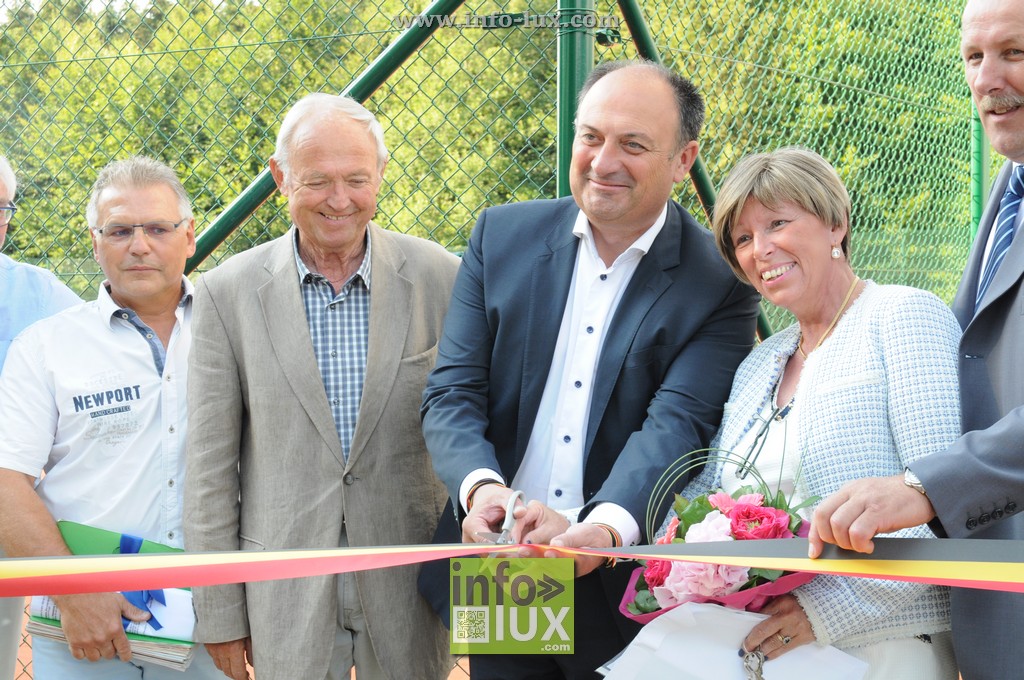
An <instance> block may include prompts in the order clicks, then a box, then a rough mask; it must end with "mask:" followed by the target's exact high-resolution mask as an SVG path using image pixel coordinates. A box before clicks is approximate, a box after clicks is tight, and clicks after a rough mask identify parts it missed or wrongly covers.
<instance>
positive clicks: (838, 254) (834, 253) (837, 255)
mask: <svg viewBox="0 0 1024 680" xmlns="http://www.w3.org/2000/svg"><path fill="white" fill-rule="evenodd" d="M842 256H843V251H842V250H841V249H840V248H839V246H832V259H833V260H838V259H839V258H841V257H842Z"/></svg>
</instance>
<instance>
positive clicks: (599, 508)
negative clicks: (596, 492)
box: [583, 503, 640, 546]
mask: <svg viewBox="0 0 1024 680" xmlns="http://www.w3.org/2000/svg"><path fill="white" fill-rule="evenodd" d="M583 521H584V522H588V523H590V524H607V525H608V526H610V527H612V528H613V529H615V530H616V531H618V532H619V536H621V537H622V545H623V546H629V545H636V544H637V543H639V542H640V527H639V525H637V523H636V520H635V519H633V515H631V514H629V512H628V511H627V510H626V509H625V508H624V507H622V506H621V505H617V504H615V503H598V504H597V505H595V506H594V509H593V510H591V511H590V514H588V515H587V518H586V519H585V520H583Z"/></svg>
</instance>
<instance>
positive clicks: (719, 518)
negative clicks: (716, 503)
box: [683, 510, 733, 543]
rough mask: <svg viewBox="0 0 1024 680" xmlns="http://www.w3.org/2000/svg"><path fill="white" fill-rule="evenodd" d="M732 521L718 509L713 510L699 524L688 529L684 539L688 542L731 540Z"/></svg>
mask: <svg viewBox="0 0 1024 680" xmlns="http://www.w3.org/2000/svg"><path fill="white" fill-rule="evenodd" d="M731 526H732V522H730V521H729V518H728V517H726V516H725V515H723V514H722V513H721V512H719V511H718V510H712V511H711V512H709V513H708V514H707V515H706V516H705V517H704V519H702V520H701V521H700V522H698V523H697V524H692V525H690V527H689V528H688V529H687V530H686V536H684V537H683V540H684V541H686V542H687V543H712V542H714V541H731V540H733V538H732V533H731V532H730V529H731Z"/></svg>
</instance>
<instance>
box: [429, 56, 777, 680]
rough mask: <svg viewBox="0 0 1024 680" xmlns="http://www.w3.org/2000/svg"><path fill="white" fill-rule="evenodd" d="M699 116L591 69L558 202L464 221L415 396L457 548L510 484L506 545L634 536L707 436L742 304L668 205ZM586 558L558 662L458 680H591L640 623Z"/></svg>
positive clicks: (622, 76)
mask: <svg viewBox="0 0 1024 680" xmlns="http://www.w3.org/2000/svg"><path fill="white" fill-rule="evenodd" d="M703 117H704V103H703V101H702V99H701V97H700V94H699V93H698V92H697V90H696V88H695V87H694V86H693V85H692V84H691V83H690V82H688V81H686V80H685V79H683V78H680V77H679V76H677V75H676V74H674V73H672V72H671V71H669V70H668V69H665V68H663V67H661V66H658V65H655V64H651V63H641V62H616V63H610V64H603V65H601V66H599V67H597V68H596V69H595V70H594V71H593V72H592V73H591V75H590V77H589V78H588V80H587V82H586V83H585V84H584V87H583V90H582V92H581V94H580V102H579V108H578V114H577V118H576V138H575V141H574V143H573V156H572V167H571V169H570V184H571V186H572V198H563V199H557V200H543V201H530V202H526V203H519V204H515V205H506V206H500V207H495V208H490V209H487V210H485V211H484V212H483V213H482V214H481V215H480V218H479V220H478V221H477V224H476V227H475V228H474V230H473V234H472V237H471V239H470V242H469V247H468V249H467V251H466V253H465V256H464V257H463V260H462V265H461V267H460V270H459V274H458V277H457V278H456V282H455V289H454V292H453V296H452V301H451V306H450V308H449V311H448V315H447V317H446V319H445V328H444V334H443V336H442V339H441V341H440V344H439V348H438V359H437V364H436V368H435V370H434V371H433V373H432V374H431V375H430V377H429V379H428V382H427V388H426V391H425V393H424V403H423V431H424V436H425V439H426V442H427V448H428V449H429V450H430V454H431V457H432V459H433V463H434V468H435V470H437V472H438V475H439V476H440V477H441V479H442V480H443V481H444V482H445V484H446V485H447V487H448V490H449V493H450V495H451V498H452V500H453V503H454V507H455V509H456V512H455V513H454V514H448V515H447V516H448V517H450V518H454V517H456V516H458V518H459V519H460V520H461V522H462V524H461V533H462V539H463V541H465V542H475V541H479V540H481V539H480V536H479V533H481V532H488V531H495V530H499V525H500V524H501V522H502V520H503V519H504V514H505V505H506V501H507V500H508V498H509V497H510V495H511V494H512V489H516V490H522V491H523V492H524V493H525V499H526V500H527V501H528V504H527V506H526V507H524V508H520V509H517V510H516V517H517V522H516V527H515V530H514V532H513V538H514V540H515V541H516V542H522V543H535V544H548V543H552V542H555V543H561V544H563V545H575V546H591V547H610V546H612V545H616V544H618V545H621V544H625V545H630V544H635V543H640V542H648V541H649V540H650V539H651V537H650V536H649V535H648V534H647V531H646V528H645V526H644V525H645V521H644V519H645V514H646V509H647V502H648V499H649V498H650V496H651V493H652V490H653V487H654V485H655V483H656V481H657V480H658V478H659V477H660V476H661V474H662V473H663V472H664V471H665V469H666V468H667V467H668V466H669V464H670V463H672V461H674V460H676V459H677V458H679V457H681V456H683V455H685V454H686V453H688V452H690V451H692V450H695V449H699V448H702V447H704V446H706V445H707V443H708V441H709V440H710V438H711V436H712V435H713V433H714V432H715V430H716V428H717V426H718V423H719V420H720V418H721V414H722V406H723V403H724V401H725V399H726V397H727V396H728V393H729V387H730V385H731V382H732V376H733V372H734V371H735V369H736V367H737V365H738V364H739V363H740V361H741V360H742V359H743V357H744V356H746V354H747V353H748V351H749V350H750V348H751V346H752V344H753V339H754V323H755V317H756V313H757V296H756V294H755V293H754V292H753V290H752V289H751V288H750V287H748V286H746V285H744V284H741V283H740V282H739V281H737V279H736V277H735V276H733V274H732V273H731V272H730V271H729V269H728V267H727V266H726V265H725V263H724V262H723V261H722V259H721V258H720V257H719V256H718V254H717V253H716V252H715V248H714V245H713V244H712V239H711V237H710V234H709V233H708V232H707V231H706V230H705V229H703V228H701V227H700V226H699V225H698V224H697V223H696V222H695V221H694V220H693V218H692V217H690V215H688V214H687V213H686V211H685V210H683V208H682V207H681V206H680V205H679V204H678V203H676V202H675V201H672V200H670V195H671V193H672V190H673V187H674V186H675V185H676V184H678V183H679V182H681V181H682V180H683V179H684V178H685V177H686V175H687V173H688V172H689V170H690V167H691V165H692V164H693V162H694V160H695V159H696V157H697V151H698V142H697V135H698V133H699V131H700V127H701V124H702V122H703ZM663 515H664V504H663V505H662V507H661V509H660V510H659V513H658V517H659V519H660V517H661V516H663ZM450 524H451V525H454V520H452V521H451V522H450ZM455 535H457V534H455ZM602 562H603V560H601V559H598V558H577V561H576V572H577V577H578V578H577V582H576V611H575V622H576V623H575V626H576V628H575V630H576V635H575V648H576V653H575V654H574V655H571V656H524V655H508V656H498V655H475V656H473V658H472V660H471V662H470V673H471V675H472V677H473V678H474V679H476V680H479V679H483V678H502V679H504V680H509V679H512V680H514V679H517V678H552V679H554V678H593V677H596V674H595V672H594V671H595V669H596V668H597V667H598V666H599V665H601V664H602V663H604V662H605V661H607V660H608V659H609V658H611V657H612V656H614V655H615V654H616V653H618V652H619V651H620V650H622V649H623V648H624V647H625V645H626V644H627V643H628V642H629V640H630V639H631V638H632V636H633V635H635V633H636V630H637V629H636V627H635V626H633V625H632V624H631V622H629V621H627V620H626V619H625V618H624V617H622V616H621V615H619V614H618V613H617V605H618V602H619V600H620V599H621V597H622V594H623V590H624V588H625V585H626V580H627V578H628V575H629V571H630V569H631V567H630V566H627V565H622V566H620V567H618V568H610V569H596V568H597V567H598V566H600V565H601V564H602ZM421 583H422V579H421ZM433 586H434V587H435V588H443V589H447V585H446V583H445V582H443V581H442V582H441V583H435V584H433ZM430 587H431V584H424V588H425V589H426V590H429V589H430Z"/></svg>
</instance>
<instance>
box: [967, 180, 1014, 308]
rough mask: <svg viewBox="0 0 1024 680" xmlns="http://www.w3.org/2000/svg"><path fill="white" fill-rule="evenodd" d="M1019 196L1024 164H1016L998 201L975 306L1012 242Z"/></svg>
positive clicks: (990, 282) (978, 303)
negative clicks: (990, 246) (1004, 191)
mask: <svg viewBox="0 0 1024 680" xmlns="http://www.w3.org/2000/svg"><path fill="white" fill-rule="evenodd" d="M1021 196H1024V165H1018V166H1017V167H1016V168H1014V169H1013V174H1011V175H1010V182H1009V184H1007V185H1006V193H1004V194H1003V199H1002V200H1001V201H1000V202H999V214H998V215H996V224H995V236H994V237H993V240H992V248H991V250H989V253H988V262H986V263H985V271H984V273H983V274H982V275H981V280H980V281H979V283H978V297H977V298H976V299H975V308H977V306H978V305H980V304H981V298H983V297H985V291H987V290H988V287H989V285H991V284H992V279H994V278H995V277H996V270H997V269H999V265H1000V264H1001V263H1002V261H1003V258H1004V257H1006V251H1008V250H1009V249H1010V244H1011V243H1013V227H1014V225H1015V224H1016V223H1017V207H1018V206H1019V205H1020V200H1021Z"/></svg>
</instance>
